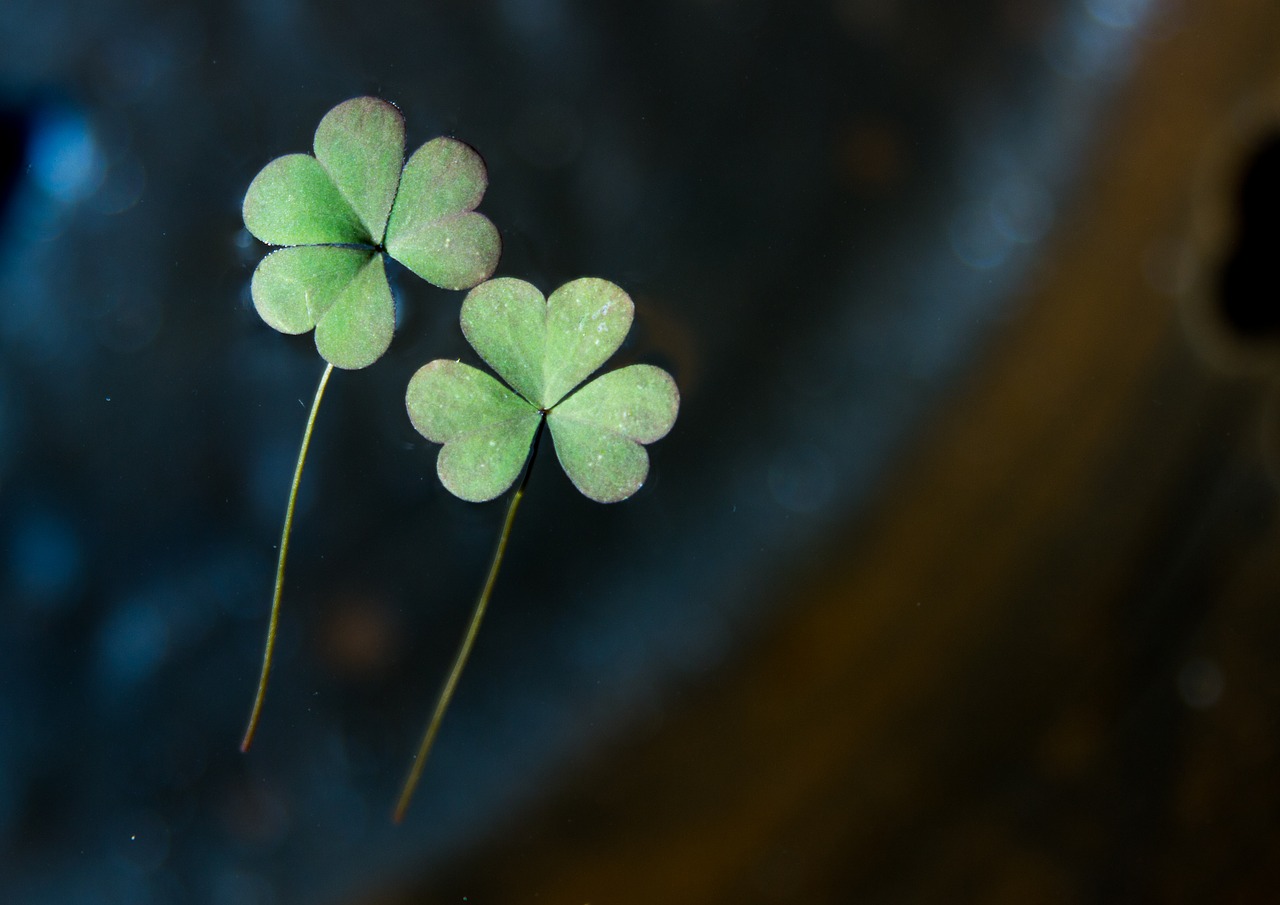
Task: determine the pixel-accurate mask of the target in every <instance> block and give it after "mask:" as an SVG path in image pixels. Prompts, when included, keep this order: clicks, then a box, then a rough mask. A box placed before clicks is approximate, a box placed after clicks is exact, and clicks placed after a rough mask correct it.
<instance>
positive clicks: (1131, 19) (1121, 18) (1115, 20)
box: [1084, 0, 1153, 29]
mask: <svg viewBox="0 0 1280 905" xmlns="http://www.w3.org/2000/svg"><path fill="white" fill-rule="evenodd" d="M1084 5H1085V9H1087V10H1088V11H1089V15H1090V16H1092V17H1093V18H1094V20H1095V21H1097V22H1099V23H1100V24H1102V25H1105V26H1107V27H1108V28H1118V29H1127V28H1137V27H1138V26H1139V25H1142V24H1143V23H1144V22H1145V21H1146V19H1147V16H1148V14H1149V13H1150V12H1151V7H1152V5H1153V2H1152V0H1085V4H1084Z"/></svg>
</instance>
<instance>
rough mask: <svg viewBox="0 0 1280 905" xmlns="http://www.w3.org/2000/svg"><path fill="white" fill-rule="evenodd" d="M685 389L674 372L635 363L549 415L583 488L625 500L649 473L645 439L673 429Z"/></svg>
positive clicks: (568, 466) (563, 460)
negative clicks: (681, 394)
mask: <svg viewBox="0 0 1280 905" xmlns="http://www.w3.org/2000/svg"><path fill="white" fill-rule="evenodd" d="M679 408H680V394H679V391H678V390H677V389H676V384H675V381H674V380H672V379H671V375H670V374H668V373H667V372H666V371H664V370H662V369H661V368H655V367H653V366H652V365H632V366H630V367H627V368H622V369H620V370H617V371H612V372H610V373H608V374H604V375H601V376H600V377H597V378H596V379H595V380H593V381H591V382H590V383H588V384H587V385H586V386H584V387H583V388H582V389H580V390H578V392H576V393H574V394H573V395H572V396H570V397H569V398H568V399H566V400H565V401H564V402H562V403H560V404H559V405H557V406H556V407H555V408H554V409H552V410H551V412H550V413H549V414H548V415H547V426H548V427H549V428H550V429H551V436H552V438H553V439H554V441H555V445H556V457H557V458H558V459H559V460H560V465H561V466H562V467H563V468H564V470H565V474H567V475H568V476H569V480H571V481H573V485H574V486H575V487H577V488H578V489H579V490H580V491H582V493H583V494H584V495H586V496H588V497H590V498H591V499H593V500H595V501H596V502H598V503H615V502H617V501H619V500H625V499H626V498H627V497H629V496H631V495H632V494H633V493H635V492H636V491H637V490H639V489H640V485H641V484H643V483H644V479H645V476H646V475H648V473H649V454H648V453H647V452H645V449H644V446H643V445H642V444H645V443H653V442H654V441H655V440H661V439H662V438H663V437H665V436H666V435H667V432H668V431H669V430H671V427H672V425H673V424H675V420H676V412H677V411H678V410H679Z"/></svg>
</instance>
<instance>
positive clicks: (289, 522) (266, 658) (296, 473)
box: [240, 364, 333, 751]
mask: <svg viewBox="0 0 1280 905" xmlns="http://www.w3.org/2000/svg"><path fill="white" fill-rule="evenodd" d="M332 373H333V365H332V364H330V365H327V366H326V367H325V369H324V373H323V374H321V375H320V385H319V386H317V387H316V398H315V400H314V401H313V402H312V403H311V414H310V415H309V416H308V417H307V428H306V430H305V431H303V434H302V448H301V449H299V450H298V464H297V467H295V468H294V470H293V486H291V487H290V488H289V505H288V506H287V507H286V508H285V511H284V530H283V531H282V532H281V533H280V559H279V560H278V561H277V562H276V591H275V596H274V597H272V598H271V619H270V621H269V622H268V623H267V644H266V648H265V649H264V650H263V652H262V675H261V676H260V677H259V678H258V694H257V696H256V697H254V699H253V712H252V713H250V714H249V725H248V726H247V727H246V728H245V730H244V738H243V739H242V740H241V742H240V750H241V751H248V750H249V746H250V745H252V744H253V734H254V732H256V731H257V729H258V720H259V718H260V717H261V716H262V702H263V701H265V700H266V697H267V678H268V677H269V676H270V675H271V656H272V654H273V653H274V652H275V647H276V628H277V626H279V624H280V596H281V595H282V594H283V593H284V561H285V558H286V557H288V555H289V536H290V535H291V534H292V533H293V510H294V508H295V507H296V506H297V503H298V485H299V484H301V483H302V466H303V465H305V464H306V461H307V450H308V449H309V448H310V446H311V432H312V430H313V429H314V428H315V426H316V413H317V412H318V411H320V400H321V399H323V398H324V388H325V387H326V386H328V385H329V375H330V374H332Z"/></svg>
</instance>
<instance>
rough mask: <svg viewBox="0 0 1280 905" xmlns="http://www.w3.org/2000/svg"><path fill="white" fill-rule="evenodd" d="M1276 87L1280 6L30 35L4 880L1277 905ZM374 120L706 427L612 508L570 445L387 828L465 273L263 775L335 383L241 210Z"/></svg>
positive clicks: (428, 592)
mask: <svg viewBox="0 0 1280 905" xmlns="http://www.w3.org/2000/svg"><path fill="white" fill-rule="evenodd" d="M1278 84H1280V10H1277V9H1276V8H1275V7H1274V4H1272V3H1270V2H1269V0H1223V2H1215V3H1209V2H1208V0H1204V2H1191V0H1186V2H1180V3H1179V2H1173V0H1164V2H1161V0H1151V2H1146V3H1144V2H1138V0H985V2H975V3H966V4H953V3H952V4H949V3H942V2H936V0H834V2H828V3H820V4H819V3H813V4H799V5H797V4H782V3H768V2H763V0H743V2H734V3H731V2H727V0H684V2H659V3H652V4H644V5H610V6H605V5H601V4H588V3H572V2H566V0H504V2H493V3H449V2H438V3H404V4H400V5H396V4H387V5H382V4H363V5H352V4H339V3H332V2H330V3H317V4H307V3H302V2H291V0H267V2H264V0H255V2H247V0H245V2H237V3H216V4H214V3H209V4H186V5H175V4H172V3H145V2H128V0H115V2H109V3H88V2H74V0H10V2H7V3H6V4H5V7H4V10H3V14H2V15H0V153H2V158H0V162H2V163H3V172H2V174H0V177H2V178H0V192H3V196H2V197H3V212H2V215H0V216H2V217H3V219H2V220H0V900H3V901H5V902H9V901H13V902H18V903H59V905H60V903H95V905H96V903H117V902H118V903H129V905H149V903H157V905H160V903H185V902H197V903H204V902H208V903H217V905H223V903H227V905H232V903H237V905H238V903H249V905H255V903H280V905H283V903H292V902H316V901H322V902H335V903H337V902H370V903H374V902H377V903H392V902H397V903H398V902H406V903H407V902H419V901H432V902H434V901H440V902H446V901H447V902H457V901H463V900H466V901H471V902H480V901H515V902H519V901H534V900H538V901H548V902H570V901H580V902H588V901H591V902H606V901H607V902H653V901H662V902H674V903H679V902H688V903H711V902H793V901H811V902H847V901H872V902H906V901H941V900H946V901H974V902H1100V901H1102V902H1106V901H1116V902H1134V901H1178V902H1254V901H1266V900H1267V898H1268V896H1269V895H1270V892H1271V891H1272V890H1274V889H1275V888H1277V887H1278V886H1280V876H1277V867H1276V864H1277V863H1280V860H1278V859H1276V857H1275V855H1276V852H1277V851H1280V832H1278V830H1277V822H1276V820H1275V816H1274V815H1275V813H1277V805H1280V788H1278V787H1277V781H1276V778H1275V770H1274V764H1275V758H1276V755H1277V752H1280V722H1278V721H1277V713H1278V711H1277V705H1278V704H1280V671H1278V670H1277V669H1276V666H1275V663H1274V659H1275V658H1274V651H1275V649H1276V641H1277V640H1280V619H1278V618H1277V589H1280V559H1277V555H1276V551H1277V550H1280V544H1278V542H1280V537H1278V536H1277V534H1278V531H1277V524H1276V519H1275V511H1276V493H1277V491H1276V482H1275V481H1274V479H1273V477H1272V476H1273V475H1275V474H1276V473H1278V472H1280V469H1278V468H1277V467H1276V462H1277V461H1280V460H1278V458H1277V456H1276V454H1275V452H1274V449H1275V447H1276V446H1277V444H1276V442H1275V439H1276V436H1277V434H1276V432H1275V430H1274V428H1275V425H1276V423H1277V422H1276V414H1277V409H1276V407H1275V404H1274V401H1273V396H1272V392H1273V391H1272V389H1271V383H1272V377H1271V375H1272V374H1273V373H1275V372H1276V371H1277V370H1280V369H1278V368H1277V366H1276V365H1275V364H1274V363H1273V362H1275V361H1277V360H1280V359H1277V356H1276V353H1275V340H1276V334H1277V332H1280V331H1278V328H1280V318H1277V317H1276V315H1275V313H1274V311H1275V310H1276V309H1275V300H1276V298H1277V289H1276V286H1275V277H1274V275H1273V273H1269V272H1268V268H1269V267H1271V266H1273V265H1271V263H1270V262H1271V255H1270V253H1269V250H1270V249H1272V248H1274V243H1273V242H1272V240H1273V239H1274V238H1275V231H1274V222H1273V221H1272V220H1271V219H1269V211H1270V210H1273V209H1280V208H1276V207H1275V206H1274V205H1271V206H1269V205H1268V204H1267V203H1266V199H1268V198H1275V197H1276V195H1277V194H1280V193H1277V191H1276V186H1277V183H1280V179H1277V177H1276V175H1275V173H1276V167H1277V162H1276V160H1275V158H1276V157H1277V156H1280V155H1276V154H1275V153H1274V151H1272V152H1270V156H1268V149H1269V148H1273V147H1274V145H1273V144H1272V142H1274V141H1275V138H1274V136H1275V135H1276V134H1277V132H1276V129H1277V125H1278V124H1280V115H1278V114H1277V113H1276V111H1277V109H1280V103H1278V102H1277V100H1276V98H1277V97H1280V94H1277V91H1278V90H1280V89H1277V87H1276V86H1277V85H1278ZM366 93H368V94H374V95H377V96H380V97H384V98H386V99H388V100H390V101H393V102H394V103H396V104H397V105H399V106H400V108H401V109H402V110H403V111H404V113H405V115H406V119H407V128H408V141H409V147H410V149H413V148H415V147H417V145H419V144H421V143H422V142H424V141H426V140H428V139H429V138H432V137H434V136H436V135H439V134H448V135H454V136H456V137H458V138H461V139H462V140H464V141H467V142H468V143H470V144H472V145H474V146H475V147H476V148H477V149H479V150H480V152H481V153H482V154H483V156H484V157H485V159H486V162H487V164H488V167H489V174H490V190H489V192H488V194H487V196H486V198H485V201H484V203H483V204H482V206H481V210H482V211H484V212H485V213H486V214H488V216H489V217H490V218H491V219H492V220H493V221H494V222H495V224H497V226H498V227H499V229H500V230H501V232H502V234H503V239H504V254H503V258H502V262H501V264H500V265H499V268H498V273H499V274H503V275H511V276H519V277H522V278H525V279H529V280H531V281H533V282H534V283H536V284H538V285H539V286H540V287H541V288H542V289H543V290H544V291H549V290H551V289H553V288H554V287H555V286H558V285H559V284H560V283H562V282H564V281H566V280H568V279H572V278H574V277H577V276H581V275H587V274H589V275H597V276H602V277H605V278H608V279H611V280H614V281H615V282H618V283H619V284H621V285H622V286H623V287H624V288H626V289H627V290H628V291H629V292H630V293H631V294H632V296H633V297H634V298H635V300H636V304H637V323H636V326H635V328H634V329H633V331H632V334H631V337H630V338H629V340H628V342H627V344H626V346H624V349H623V350H622V352H621V354H620V356H619V358H618V359H616V360H617V361H618V362H620V363H621V362H629V361H645V362H651V363H654V364H658V365H660V366H662V367H665V368H667V369H669V370H670V371H671V372H672V373H673V374H674V375H675V377H676V379H677V381H678V382H679V384H680V386H681V389H682V392H683V394H684V398H683V405H682V409H681V414H680V419H679V421H678V422H677V424H676V427H675V429H674V431H673V432H672V434H671V435H670V436H669V437H667V438H666V439H664V440H663V441H661V442H660V443H658V444H656V445H655V446H653V447H651V450H650V452H651V457H652V463H653V464H652V470H651V474H650V479H649V481H648V484H647V485H646V487H645V488H644V489H643V490H642V491H641V492H640V493H639V494H638V495H637V496H636V497H635V498H634V499H632V500H630V501H628V502H626V503H623V504H618V505H615V506H599V505H597V504H594V503H591V502H590V501H587V500H586V499H584V498H582V497H581V496H580V495H578V494H577V493H576V492H575V491H574V490H573V488H572V487H571V485H570V484H569V483H568V481H567V480H566V479H565V477H564V476H563V474H562V473H561V472H560V470H559V468H558V466H557V465H556V463H555V461H554V458H553V457H551V456H543V457H541V458H540V460H539V464H538V467H537V468H536V469H535V473H534V475H533V480H532V482H531V488H530V494H529V497H528V499H527V501H526V503H525V504H524V507H523V508H522V510H521V513H520V517H519V519H518V520H517V522H516V526H515V533H514V537H513V540H512V546H511V549H510V553H509V557H508V561H507V564H506V567H505V569H504V571H503V573H502V576H501V578H500V581H499V584H498V588H497V593H496V595H495V598H494V602H493V607H492V610H491V613H490V616H489V618H488V621H487V622H486V625H485V626H484V629H483V632H482V634H481V638H480V642H479V644H478V646H477V650H476V653H475V656H474V658H473V660H472V662H471V665H470V667H469V669H468V672H467V673H466V675H465V676H464V679H463V684H462V687H461V690H460V692H459V695H458V698H457V700H456V703H455V705H454V708H453V710H452V711H451V712H450V714H449V717H448V719H447V721H446V722H445V725H444V729H443V731H442V734H441V737H440V741H439V744H438V747H437V750H436V752H435V754H434V755H433V758H432V760H431V762H430V764H429V766H428V768H427V771H426V773H425V776H424V780H423V786H422V788H421V791H420V792H419V796H418V799H417V800H416V801H415V804H414V808H413V810H412V812H411V813H410V817H409V819H408V821H407V822H406V823H405V825H403V826H401V827H398V828H396V827H392V826H391V825H390V823H389V819H388V817H389V812H390V808H391V804H392V800H393V796H394V793H395V790H396V787H397V785H398V783H399V781H400V779H401V777H402V775H403V772H404V770H405V769H406V768H407V766H408V761H409V758H410V755H411V753H412V751H413V748H414V746H415V745H416V741H417V737H418V733H419V732H420V730H421V727H422V723H423V721H424V720H425V718H426V716H427V713H428V710H429V706H430V703H431V698H432V695H433V694H434V692H435V690H436V688H437V686H438V683H439V682H440V680H441V678H442V676H443V673H444V671H445V669H446V668H447V664H448V660H449V657H450V655H451V653H452V650H453V647H454V645H455V644H456V642H457V639H458V636H459V633H460V632H461V630H462V627H463V625H464V623H465V619H466V616H467V612H468V609H469V606H470V604H471V602H472V600H473V597H474V594H475V593H476V591H477V590H478V586H479V583H480V581H481V579H482V577H483V573H484V569H485V566H486V564H487V561H488V556H489V554H490V552H491V550H492V545H493V542H494V539H495V534H496V532H497V530H498V527H499V524H500V521H501V518H502V510H503V507H502V505H501V503H493V504H489V505H482V506H473V505H470V504H466V503H462V502H460V501H457V500H455V499H453V498H452V497H450V496H449V495H448V494H447V493H446V492H445V491H444V490H443V489H442V488H441V487H440V485H439V482H438V481H437V480H436V478H435V475H434V456H435V451H434V448H433V447H431V446H430V444H427V443H425V442H424V441H423V440H422V439H421V438H420V437H419V436H418V435H417V434H416V433H414V431H413V430H412V428H411V427H410V425H409V423H408V420H407V418H406V416H405V414H404V408H403V393H404V387H405V385H406V383H407V381H408V378H409V376H410V375H411V374H412V373H413V371H414V370H416V368H417V367H418V366H419V365H421V364H422V363H424V362H426V361H427V360H430V359H432V358H438V357H458V356H466V355H469V354H470V353H469V351H468V350H467V348H466V346H465V343H464V342H463V340H462V337H461V334H460V332H459V330H458V328H457V311H458V305H459V304H460V301H461V295H460V294H457V293H448V292H444V291H441V290H436V289H433V288H432V287H429V286H427V285H426V284H424V283H423V282H422V281H420V280H417V279H415V278H413V277H412V275H409V274H406V273H404V272H403V271H401V272H399V273H394V272H393V274H392V280H393V286H394V289H395V292H396V295H397V306H398V316H399V328H398V333H397V337H396V340H395V342H394V343H393V345H392V348H391V351H390V352H389V353H388V355H387V356H386V357H385V358H384V359H383V360H381V361H380V362H378V363H377V364H376V365H374V366H373V367H371V368H369V369H367V370H365V371H361V372H354V373H338V374H336V375H335V378H334V380H333V382H332V384H331V386H330V389H329V393H328V397H327V399H326V401H325V404H324V407H323V409H322V411H321V413H320V418H319V422H318V425H317V429H316V438H315V444H314V446H313V449H312V454H311V455H312V457H311V460H310V462H309V466H308V470H307V474H306V478H305V481H304V484H303V489H302V494H301V500H300V511H299V521H298V525H297V530H296V533H295V536H294V540H293V553H292V556H291V560H290V580H289V584H288V586H287V590H286V597H285V608H284V613H283V623H282V634H281V644H280V649H279V658H278V661H277V667H276V672H275V673H274V681H273V684H272V687H271V694H270V696H269V698H268V702H267V709H266V712H265V715H264V722H263V726H262V729H261V731H260V734H259V737H258V741H257V743H256V745H255V747H254V749H253V751H252V753H250V754H249V755H247V756H246V755H241V754H240V753H239V752H238V751H237V742H238V739H239V733H240V731H241V729H242V726H243V721H244V719H245V718H246V716H247V714H248V708H249V704H250V702H251V698H252V693H253V687H254V682H255V681H256V677H257V668H258V659H259V656H260V649H261V648H260V645H261V643H262V638H263V633H264V631H265V624H266V615H267V609H268V605H269V602H270V590H271V587H270V585H271V580H272V573H273V568H274V562H275V545H276V543H277V542H278V532H279V524H280V520H281V518H282V515H283V506H284V501H285V496H286V493H287V489H288V481H289V477H290V474H291V471H292V467H293V461H294V455H295V453H296V448H297V442H298V440H299V438H300V435H301V432H302V427H303V422H304V419H305V416H306V406H307V404H308V403H309V400H310V397H311V394H312V392H313V391H314V386H315V382H316V380H317V378H318V377H319V374H320V371H321V369H322V364H321V362H320V360H319V359H318V357H317V356H316V355H315V352H314V348H313V347H312V344H311V339H310V337H296V338H291V337H283V336H280V335H278V334H276V333H274V332H272V331H271V330H269V329H268V328H266V327H265V326H264V325H263V324H262V323H261V322H260V321H259V320H258V319H257V317H256V315H255V313H254V312H253V309H252V306H251V303H250V302H249V299H248V281H249V276H250V274H251V272H252V269H253V267H254V266H255V264H256V262H257V261H258V260H259V259H260V257H261V255H262V253H263V251H264V249H263V247H262V246H260V245H259V244H258V243H256V242H255V241H254V240H252V238H251V237H249V236H248V235H247V233H246V232H245V231H244V230H243V227H242V224H241V222H240V217H239V206H240V201H241V199H242V197H243V193H244V190H245V188H246V187H247V185H248V183H249V181H250V180H251V179H252V177H253V175H254V174H255V173H256V172H257V171H258V170H259V169H260V168H261V167H262V166H263V165H264V164H265V163H266V162H267V161H268V160H270V159H271V158H273V157H275V156H278V155H280V154H284V153H290V152H300V151H307V150H309V148H310V142H311V136H312V133H313V131H314V129H315V125H316V123H317V122H318V121H319V119H320V117H321V116H322V115H323V114H324V112H325V111H326V110H328V109H329V108H330V107H332V106H333V105H334V104H336V103H338V102H339V101H341V100H344V99H346V98H348V97H352V96H355V95H359V94H366ZM1242 198H1243V199H1244V201H1245V202H1247V203H1245V204H1242ZM1276 200H1280V198H1276ZM1242 212H1243V213H1242ZM1259 287H1261V288H1259Z"/></svg>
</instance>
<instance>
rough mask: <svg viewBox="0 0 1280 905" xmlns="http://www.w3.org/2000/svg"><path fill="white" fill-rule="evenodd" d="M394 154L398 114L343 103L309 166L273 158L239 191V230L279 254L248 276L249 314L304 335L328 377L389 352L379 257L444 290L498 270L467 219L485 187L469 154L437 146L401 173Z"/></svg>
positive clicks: (483, 235) (473, 218)
mask: <svg viewBox="0 0 1280 905" xmlns="http://www.w3.org/2000/svg"><path fill="white" fill-rule="evenodd" d="M404 147H405V140H404V117H403V116H401V114H400V111H399V110H397V109H396V108H395V107H393V106H392V105H391V104H389V103H387V102H386V101H382V100H379V99H377V98H372V97H358V98H354V99H352V100H349V101H345V102H343V103H341V104H339V105H338V106H336V107H334V108H333V109H332V110H330V111H329V112H328V113H326V114H325V115H324V118H323V119H321V120H320V125H319V127H317V129H316V134H315V142H314V151H315V156H311V155H308V154H288V155H285V156H284V157H278V158H276V159H275V160H273V161H271V162H270V163H268V164H267V165H266V166H265V167H263V169H262V170H261V172H259V173H258V175H257V176H256V177H254V180H253V182H252V183H251V184H250V185H249V190H248V191H247V192H246V193H245V198H244V209H243V214H244V223H245V226H246V227H247V228H248V230H249V232H250V233H252V234H253V235H254V236H256V237H257V238H258V239H260V240H262V241H263V242H266V243H267V244H269V245H280V246H285V247H283V248H280V249H279V250H277V251H274V252H272V253H271V254H269V255H267V256H266V257H265V258H263V259H262V262H261V263H260V264H259V265H258V268H257V269H256V270H255V271H254V274H253V280H252V283H251V292H252V295H253V303H254V307H255V308H256V309H257V310H258V313H259V314H260V315H261V316H262V319H263V320H264V321H266V322H267V324H269V325H270V326H271V327H273V328H275V329H276V330H279V331H281V332H283V333H293V334H296V333H305V332H307V331H308V330H313V329H314V330H315V331H316V336H315V340H316V348H317V350H318V351H319V352H320V355H321V356H322V357H323V358H324V359H325V360H326V361H328V362H329V363H331V364H333V365H335V366H337V367H339V368H346V369H356V368H363V367H367V366H368V365H370V364H372V363H373V362H374V361H376V360H377V359H378V358H380V357H381V356H382V354H383V353H384V352H385V351H386V350H387V347H388V346H389V345H390V344H391V334H392V332H393V330H394V326H395V304H394V302H393V301H392V297H391V287H390V286H389V285H388V284H387V277H386V272H385V268H384V263H383V255H384V254H387V255H390V256H391V257H392V258H395V259H396V260H397V261H399V262H400V263H402V264H404V265H405V266H406V267H408V268H409V269H410V270H412V271H413V272H414V273H416V274H418V275H419V276H420V277H422V278H423V279H425V280H427V281H428V282H430V283H432V284H434V285H436V286H440V287H442V288H445V289H466V288H469V287H471V286H474V285H476V284H477V283H479V282H481V281H482V280H485V279H487V278H488V277H489V276H490V275H491V274H492V273H493V271H494V268H495V267H496V266H497V263H498V255H499V253H500V251H501V240H500V239H499V236H498V231H497V229H495V228H494V226H493V224H492V223H491V222H489V220H488V218H486V217H485V216H484V215H483V214H479V213H477V212H476V210H475V208H476V206H477V205H478V204H479V203H480V200H481V198H482V197H483V196H484V192H485V189H486V187H487V186H488V176H487V174H486V172H485V167H484V162H483V161H481V159H480V156H479V155H478V154H477V153H476V152H475V151H474V150H472V149H471V148H470V147H468V146H467V145H465V144H463V143H462V142H460V141H456V140H455V139H452V138H436V139H433V140H431V141H429V142H427V143H426V144H425V145H423V146H422V147H421V148H419V149H418V150H417V151H416V152H414V154H413V155H412V156H411V157H410V158H409V162H408V163H407V164H406V163H404Z"/></svg>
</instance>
